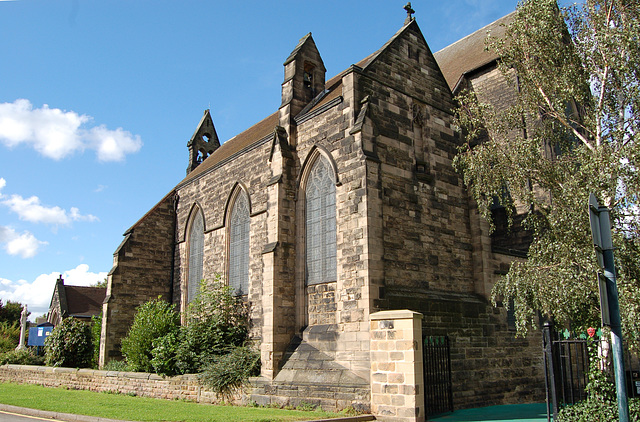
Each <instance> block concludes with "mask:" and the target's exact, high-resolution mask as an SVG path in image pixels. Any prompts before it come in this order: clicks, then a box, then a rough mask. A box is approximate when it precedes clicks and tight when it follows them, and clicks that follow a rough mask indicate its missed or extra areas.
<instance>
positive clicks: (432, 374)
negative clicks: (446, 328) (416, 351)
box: [423, 336, 453, 417]
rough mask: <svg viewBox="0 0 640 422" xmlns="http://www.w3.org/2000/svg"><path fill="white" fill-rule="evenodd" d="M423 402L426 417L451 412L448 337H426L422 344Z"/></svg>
mask: <svg viewBox="0 0 640 422" xmlns="http://www.w3.org/2000/svg"><path fill="white" fill-rule="evenodd" d="M423 345H424V347H423V353H424V359H423V363H424V390H425V391H424V402H425V409H426V414H427V417H429V416H433V415H438V414H440V413H445V412H453V394H452V388H451V353H450V348H449V337H447V336H435V337H434V336H428V337H425V338H424V342H423Z"/></svg>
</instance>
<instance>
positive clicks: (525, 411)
mask: <svg viewBox="0 0 640 422" xmlns="http://www.w3.org/2000/svg"><path fill="white" fill-rule="evenodd" d="M429 421H432V422H547V405H546V404H545V403H534V404H510V405H506V406H489V407H482V408H478V409H466V410H457V411H455V412H453V413H449V414H445V415H442V416H438V417H436V418H430V419H429Z"/></svg>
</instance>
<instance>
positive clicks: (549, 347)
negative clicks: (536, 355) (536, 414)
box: [543, 322, 589, 420]
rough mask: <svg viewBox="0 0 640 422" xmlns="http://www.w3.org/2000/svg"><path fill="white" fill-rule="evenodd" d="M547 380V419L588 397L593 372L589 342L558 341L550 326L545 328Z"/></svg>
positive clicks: (548, 324)
mask: <svg viewBox="0 0 640 422" xmlns="http://www.w3.org/2000/svg"><path fill="white" fill-rule="evenodd" d="M543 341H544V344H543V346H544V363H545V380H546V383H547V405H548V407H547V420H549V419H550V417H551V415H553V416H554V418H556V417H557V416H558V410H559V409H560V408H561V407H562V406H564V405H567V404H575V403H577V402H579V401H581V400H584V399H585V398H586V391H585V387H586V386H587V382H588V373H589V350H588V346H587V340H583V339H565V340H559V339H557V335H556V333H555V332H554V330H553V326H552V325H551V324H550V323H548V322H547V323H545V326H544V328H543Z"/></svg>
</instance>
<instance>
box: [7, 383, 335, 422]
mask: <svg viewBox="0 0 640 422" xmlns="http://www.w3.org/2000/svg"><path fill="white" fill-rule="evenodd" d="M0 403H4V404H10V405H13V406H21V407H28V408H31V409H40V410H48V411H52V412H62V413H73V414H78V415H88V416H96V417H101V418H109V419H120V420H127V421H181V422H182V421H184V422H209V421H211V422H214V421H221V422H222V421H224V422H234V421H254V422H267V421H283V422H284V421H304V420H313V419H323V418H333V417H338V416H339V415H338V414H336V413H330V412H324V411H300V410H285V409H273V408H263V407H241V406H217V405H211V404H199V403H191V402H185V401H177V400H161V399H152V398H146V397H131V396H125V395H121V394H110V393H95V392H92V391H85V390H66V389H63V388H49V387H42V386H40V385H31V384H14V383H0Z"/></svg>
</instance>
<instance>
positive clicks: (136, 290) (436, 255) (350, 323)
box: [100, 11, 544, 419]
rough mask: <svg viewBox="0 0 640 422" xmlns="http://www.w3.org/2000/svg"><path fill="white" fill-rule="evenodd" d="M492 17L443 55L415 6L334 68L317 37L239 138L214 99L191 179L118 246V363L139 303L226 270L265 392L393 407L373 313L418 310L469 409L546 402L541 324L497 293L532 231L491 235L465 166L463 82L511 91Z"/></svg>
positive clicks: (111, 320) (114, 326)
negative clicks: (459, 124) (459, 107)
mask: <svg viewBox="0 0 640 422" xmlns="http://www.w3.org/2000/svg"><path fill="white" fill-rule="evenodd" d="M411 12H412V11H411ZM509 19H511V15H508V16H507V17H505V18H503V19H501V20H500V21H498V22H496V23H494V24H492V25H490V28H493V29H494V31H496V32H499V31H500V30H501V26H500V23H503V22H508V21H509ZM490 28H483V29H481V30H479V31H477V32H476V33H474V34H471V35H469V36H468V37H465V38H464V39H462V40H460V41H458V42H457V43H454V44H452V45H451V46H449V47H447V48H445V49H444V50H442V51H440V52H438V53H436V54H435V57H434V54H432V52H431V50H430V49H429V46H428V45H427V42H426V41H425V38H424V36H423V34H422V32H421V31H420V28H419V27H418V24H417V22H416V20H415V19H413V18H412V17H411V16H410V15H409V17H408V18H407V20H406V21H405V24H404V25H403V26H402V27H401V28H400V29H399V30H398V32H397V33H396V34H394V35H393V36H392V37H391V39H389V41H388V42H387V43H386V44H385V45H384V46H382V47H381V48H380V49H379V50H378V51H376V52H374V53H373V54H371V55H370V56H368V57H366V58H365V59H363V60H361V61H360V62H358V63H357V64H354V65H352V66H351V67H349V68H348V69H346V70H345V71H343V72H342V73H340V74H338V75H336V76H334V77H332V78H330V79H327V78H326V76H325V67H324V64H323V61H322V58H321V56H320V53H319V51H318V49H317V47H316V44H315V42H314V40H313V38H312V36H311V34H307V35H306V36H304V37H303V38H302V39H301V40H300V41H299V42H298V44H297V45H296V46H295V48H294V50H293V51H292V52H291V54H290V55H289V56H288V58H287V59H286V60H285V62H284V82H283V83H282V103H281V106H280V108H279V109H278V110H276V111H275V112H274V113H273V114H272V115H270V116H268V117H266V118H265V119H264V120H262V121H260V122H258V123H256V124H255V125H254V126H252V127H250V128H249V129H247V130H246V131H244V132H242V133H240V134H238V135H237V136H235V137H233V138H231V139H229V140H227V141H226V142H224V143H221V142H220V140H219V139H218V136H217V134H216V130H215V127H214V123H213V121H212V118H211V115H210V113H209V110H205V112H204V115H203V116H202V119H201V120H200V122H199V124H198V126H197V127H196V130H195V132H194V134H193V136H192V137H191V139H190V140H189V141H188V144H187V147H188V151H189V155H188V158H189V159H188V166H187V175H186V177H185V178H184V179H183V180H182V181H180V182H179V183H178V184H177V185H176V186H175V188H174V189H173V190H172V191H171V192H169V193H167V195H166V196H165V197H164V198H162V199H161V200H160V201H159V202H158V203H157V205H155V206H154V207H153V208H152V209H151V210H150V211H149V212H148V213H147V214H146V215H144V216H143V217H142V218H141V219H140V220H139V221H138V222H136V223H135V224H134V225H133V226H132V227H131V228H130V229H129V230H128V231H127V232H126V233H125V235H124V240H123V242H122V243H121V244H120V246H119V247H118V248H117V250H116V252H115V254H114V266H113V269H112V270H111V272H110V273H109V276H108V290H107V297H106V299H105V303H104V305H103V312H104V317H103V327H102V343H101V350H100V362H101V365H103V364H105V363H106V362H108V361H109V360H111V359H118V358H120V352H119V343H120V340H121V339H122V338H123V337H124V336H125V335H126V332H127V330H128V327H129V326H130V324H131V322H132V319H133V313H134V309H135V307H136V306H138V305H140V304H141V303H143V302H145V301H147V300H150V299H153V298H156V297H158V296H159V295H160V296H162V297H163V298H165V299H166V300H168V301H171V302H172V303H175V304H177V305H178V307H179V308H180V309H184V307H185V305H186V304H187V303H188V302H189V300H190V299H191V298H192V297H193V294H194V292H195V288H196V287H197V284H198V281H199V280H200V279H201V278H204V279H211V278H212V277H213V276H214V274H221V275H222V277H223V278H224V280H226V281H227V282H228V283H229V284H230V285H231V286H233V287H234V289H235V290H236V292H238V294H239V295H243V296H244V297H245V298H246V301H247V302H248V303H249V305H250V312H251V323H252V328H251V334H252V337H253V339H254V340H255V342H256V344H257V345H258V347H259V349H260V352H261V357H262V374H261V377H260V379H259V380H256V381H255V383H254V386H255V390H254V394H253V396H252V397H253V399H255V400H256V401H259V402H264V403H266V402H269V401H279V402H283V403H284V402H286V401H287V400H289V401H290V402H294V401H295V400H296V399H297V400H300V398H301V397H304V398H306V400H307V401H309V400H312V399H317V402H318V403H321V404H325V402H327V401H328V400H326V399H327V398H328V397H332V398H333V399H335V401H334V402H333V403H335V407H340V405H345V404H355V405H359V406H361V407H363V408H369V407H370V406H373V407H374V411H377V412H378V414H384V413H385V411H384V410H381V409H383V408H381V407H380V406H379V405H380V403H377V402H376V400H377V399H375V398H374V396H375V397H378V396H379V393H380V392H381V391H380V389H382V392H384V391H389V392H390V393H391V394H394V393H398V391H399V390H398V388H396V389H395V390H394V389H392V388H390V387H389V385H390V384H391V383H392V381H391V377H387V376H386V375H385V376H384V377H382V376H378V375H379V374H382V373H383V372H384V369H383V368H384V367H385V366H384V362H382V363H381V362H380V360H385V359H387V360H393V359H394V357H393V356H390V355H389V354H388V353H387V354H378V352H373V351H372V344H373V342H374V341H375V340H376V339H375V338H374V336H373V333H372V332H371V327H372V326H373V325H372V324H373V321H374V318H372V315H377V314H378V313H379V312H381V311H393V310H405V309H407V310H410V311H413V312H416V313H420V314H422V319H421V321H422V322H421V324H422V328H421V331H422V334H423V335H428V336H435V335H447V336H448V337H449V339H450V341H451V350H450V357H451V368H452V382H453V403H454V407H455V408H465V407H478V406H484V405H490V404H504V403H514V402H520V403H521V402H528V401H542V400H543V397H544V396H543V394H544V375H543V372H542V361H541V360H542V358H541V352H540V339H539V337H536V336H533V337H531V338H527V339H516V338H514V334H515V332H514V331H513V329H512V327H511V325H510V322H509V320H508V315H507V312H506V311H505V310H504V309H503V308H494V307H493V306H491V304H490V303H489V296H490V291H491V286H492V285H493V283H494V282H495V279H496V277H498V276H499V275H500V274H504V272H505V271H506V269H508V265H509V263H510V262H511V261H512V260H513V259H517V258H518V257H521V256H522V255H523V251H526V245H525V248H524V249H523V244H526V239H522V238H521V239H517V241H516V242H514V241H513V240H509V239H507V238H506V237H505V236H499V235H498V236H496V235H493V236H492V235H490V234H489V226H488V223H487V222H486V221H483V220H482V219H481V218H480V217H479V215H478V213H477V210H476V209H475V206H474V203H473V201H472V200H471V199H470V197H469V195H468V194H467V192H466V190H465V187H464V185H463V182H462V180H461V177H460V175H459V174H457V173H456V172H455V171H454V169H453V167H452V160H453V157H454V156H455V154H456V151H457V146H458V144H459V142H460V138H459V134H458V133H457V132H456V129H455V128H454V126H453V124H452V121H453V114H452V109H453V107H454V103H453V96H454V94H453V92H456V91H457V90H459V89H460V87H462V86H469V87H471V88H473V89H476V88H477V89H481V88H482V87H488V89H487V90H486V91H482V92H486V95H488V96H492V97H490V98H495V99H496V101H508V99H509V95H510V93H509V88H508V87H507V86H506V84H505V83H504V81H503V80H502V78H501V77H500V76H499V72H498V70H497V69H496V66H495V63H496V57H493V56H491V55H490V54H489V53H486V52H484V44H483V40H484V38H485V36H486V31H487V29H490ZM482 89H483V88H482ZM379 319H380V318H378V317H376V318H375V321H378V320H379ZM385 321H386V320H385ZM382 322H384V321H382ZM382 322H381V324H382ZM383 325H384V324H383ZM383 325H381V326H383ZM388 325H389V324H388V323H387V326H388ZM421 341H422V339H420V338H418V339H414V341H412V342H411V347H414V345H415V344H417V343H421ZM379 346H380V345H379V344H377V345H376V347H379ZM384 347H387V346H384ZM415 347H417V346H415ZM386 367H389V365H388V364H387V366H386ZM420 367H422V366H420ZM400 378H401V379H404V378H402V377H400ZM380 379H383V381H382V383H380V382H378V381H379V380H380ZM420 379H422V376H420ZM374 380H378V381H376V382H378V384H376V383H374ZM407 383H408V382H407V381H402V380H400V381H396V387H397V386H398V385H399V386H406V384H407ZM416 385H417V384H416ZM385 389H386V390H385ZM400 390H402V388H400ZM415 390H417V389H416V388H414V389H413V390H412V391H413V392H414V393H416V394H418V392H417V391H415ZM419 394H422V393H421V392H420V393H419ZM376 395H378V396H376ZM338 398H339V399H338ZM383 401H384V400H383ZM382 405H384V403H382ZM329 406H330V405H329ZM389 406H393V404H392V403H390V404H389ZM416 406H417V405H416ZM416 417H417V419H420V418H421V417H422V418H424V413H423V414H422V416H416Z"/></svg>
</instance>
